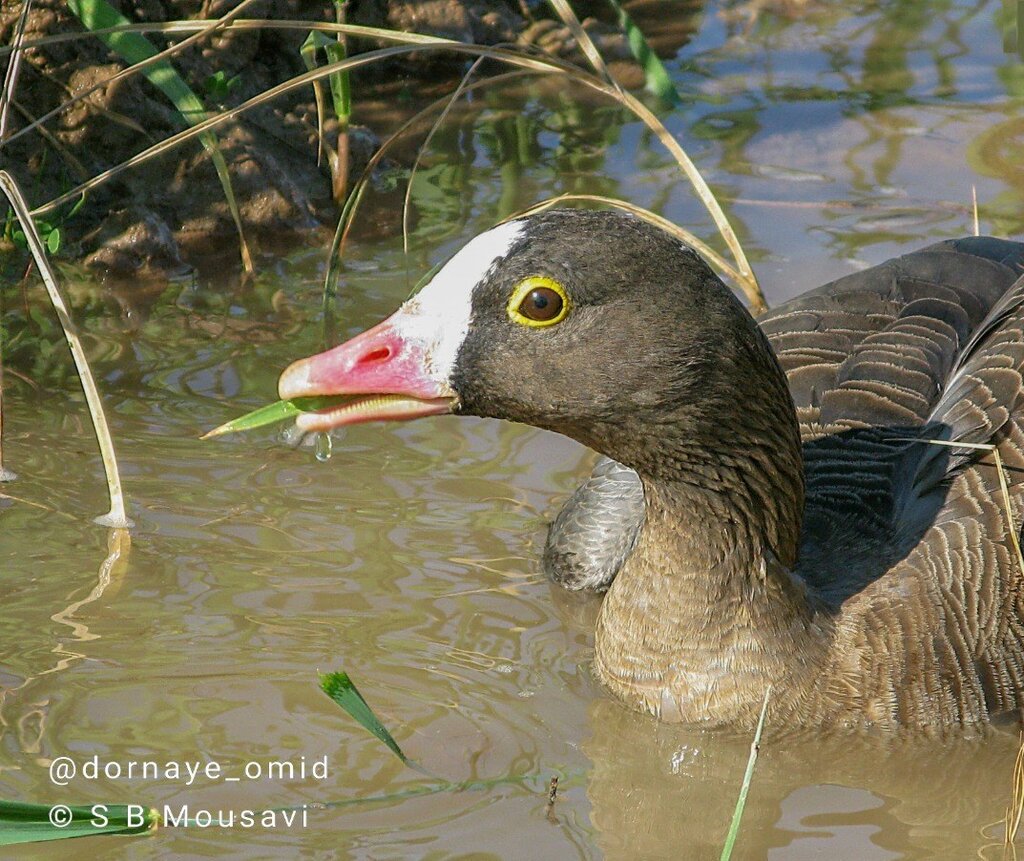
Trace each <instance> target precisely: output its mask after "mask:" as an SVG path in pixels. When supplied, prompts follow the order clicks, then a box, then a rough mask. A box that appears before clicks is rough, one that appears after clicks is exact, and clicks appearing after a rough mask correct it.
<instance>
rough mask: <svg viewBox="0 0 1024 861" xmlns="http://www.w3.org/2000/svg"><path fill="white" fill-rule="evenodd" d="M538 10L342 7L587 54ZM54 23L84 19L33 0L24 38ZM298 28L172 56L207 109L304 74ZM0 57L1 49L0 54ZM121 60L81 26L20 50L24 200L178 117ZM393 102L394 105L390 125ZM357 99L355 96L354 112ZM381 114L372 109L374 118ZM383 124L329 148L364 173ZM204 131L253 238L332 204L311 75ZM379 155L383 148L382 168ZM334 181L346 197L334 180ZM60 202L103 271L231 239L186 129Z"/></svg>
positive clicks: (410, 79)
mask: <svg viewBox="0 0 1024 861" xmlns="http://www.w3.org/2000/svg"><path fill="white" fill-rule="evenodd" d="M112 5H114V6H115V7H117V8H118V9H119V10H120V11H121V12H122V14H123V15H124V16H125V17H126V18H128V19H129V20H130V21H133V22H142V21H150V22H153V21H169V20H178V19H183V18H214V17H218V16H221V15H223V14H225V13H227V12H228V11H230V10H231V9H232V8H234V7H235V6H236V5H237V0H203V2H198V0H181V2H174V0H124V2H116V0H113V2H112ZM627 5H628V4H627ZM637 5H640V6H643V5H645V4H644V2H640V3H639V4H637ZM646 5H650V4H649V2H648V3H647V4H646ZM591 7H593V8H591ZM574 8H575V9H576V11H577V14H580V15H581V17H582V16H583V15H586V14H588V13H590V12H600V13H601V14H603V15H604V17H605V19H607V18H608V9H607V7H606V6H604V5H603V4H599V3H595V4H588V3H585V2H584V3H581V2H575V3H574ZM335 10H336V7H335V6H334V5H333V4H332V3H330V2H327V0H319V2H304V0H284V2H280V0H278V2H271V0H255V2H253V3H252V5H250V6H249V7H248V8H247V9H246V11H245V13H243V14H244V17H247V18H272V19H300V20H313V21H329V20H336V18H335V14H336V11H335ZM546 10H547V5H546V4H541V3H530V2H528V0H349V2H348V3H347V4H346V5H345V10H344V14H345V16H346V20H348V21H349V22H350V23H355V24H367V25H373V26H383V27H389V28H392V29H401V30H406V31H412V32H417V33H425V34H430V35H436V36H444V37H446V38H451V39H457V40H460V41H467V42H469V41H471V42H475V43H477V44H485V45H493V44H519V45H524V46H526V45H532V46H535V47H537V48H540V49H541V50H544V51H547V52H549V53H551V54H554V55H557V56H561V57H566V58H569V59H574V60H576V61H577V62H580V63H581V64H582V65H585V61H584V60H583V58H582V57H581V56H580V55H579V50H578V47H577V46H576V43H575V41H574V40H573V39H572V37H571V34H570V33H569V30H568V28H566V27H565V26H564V25H563V24H561V23H560V22H558V21H555V20H551V19H550V18H546V17H544V14H543V13H545V12H546ZM21 12H22V4H21V3H4V4H3V5H2V7H0V44H5V45H6V44H10V43H11V42H12V40H13V38H14V35H15V33H16V31H17V26H18V22H19V18H20V16H21ZM584 26H585V28H586V29H587V31H588V32H589V33H590V34H591V35H592V37H593V38H594V40H595V42H596V43H597V45H598V47H599V48H600V49H601V52H602V54H603V56H604V57H605V58H606V60H607V61H609V65H610V67H611V68H612V72H613V74H614V75H615V76H616V77H617V78H618V79H619V80H620V82H621V83H622V84H624V85H625V86H629V87H637V86H640V85H642V83H643V75H642V73H641V71H640V69H639V67H638V66H637V65H636V63H635V62H634V61H633V59H632V55H631V54H630V52H629V48H628V45H627V43H626V40H625V36H624V34H623V33H621V32H620V31H619V29H618V28H617V26H616V25H615V24H614V22H613V21H609V20H599V19H598V18H596V17H589V18H586V19H585V20H584ZM65 33H83V34H84V30H83V27H82V25H81V24H80V22H79V21H78V19H77V18H75V17H74V15H72V13H71V12H70V11H69V10H68V8H67V4H66V3H65V2H64V0H36V2H33V3H32V5H31V8H30V13H29V15H28V18H27V26H26V29H25V35H24V38H25V40H26V42H28V43H31V42H33V41H35V40H38V39H41V38H44V37H47V36H53V35H56V34H65ZM306 35H307V33H306V32H305V31H302V30H282V29H274V28H273V27H266V28H263V29H260V30H248V31H242V30H234V31H228V32H224V33H222V34H220V35H214V36H211V37H208V38H207V39H205V40H203V41H201V42H199V43H197V44H193V45H191V46H189V47H187V48H186V49H185V50H183V51H182V52H180V53H178V54H175V55H174V58H173V61H172V62H173V64H174V67H175V68H176V70H177V71H178V73H179V74H180V75H181V76H182V77H183V78H184V79H185V80H186V81H187V83H188V84H189V86H190V87H191V88H192V90H193V92H195V93H197V94H198V95H200V97H201V98H203V99H204V102H205V105H206V107H207V109H208V110H210V111H216V110H219V109H222V108H228V107H232V106H234V105H237V104H240V103H241V102H243V101H245V100H247V99H249V98H251V97H253V96H255V95H257V94H258V93H260V92H263V91H265V90H267V89H269V88H270V87H272V86H274V85H276V84H278V83H280V82H282V81H284V80H287V79H288V78H290V77H292V76H295V75H298V74H300V73H302V72H303V71H304V70H305V67H304V65H303V61H302V58H301V55H300V50H299V49H300V46H301V45H302V42H303V41H304V40H305V38H306ZM148 38H149V39H150V40H151V41H152V42H153V43H154V44H155V45H156V46H157V47H158V48H159V49H163V48H166V47H167V46H168V45H170V44H172V41H171V40H169V39H167V38H166V37H163V36H161V35H160V34H157V33H153V34H150V35H149V36H148ZM183 38H184V37H183V36H179V37H176V41H181V39H183ZM677 44H678V43H677ZM374 47H378V46H376V45H372V44H360V43H359V42H355V41H353V40H349V44H348V50H349V51H350V53H352V52H358V51H360V50H366V49H369V48H374ZM656 47H660V46H658V45H656ZM9 58H10V55H7V57H4V58H2V59H3V65H4V67H6V65H7V62H8V61H9ZM124 65H125V64H124V63H123V62H122V61H121V60H120V58H119V57H118V56H117V55H116V54H114V53H113V52H112V51H110V50H109V49H108V48H106V47H105V46H104V44H103V43H102V42H100V40H99V39H97V38H93V37H89V36H88V35H83V37H82V38H77V39H74V40H71V41H62V42H57V43H53V44H48V45H43V46H35V47H29V48H28V49H26V50H25V51H24V54H23V61H22V63H21V66H20V71H19V75H18V78H17V81H16V87H15V89H14V98H13V100H12V105H11V110H10V112H9V117H8V126H7V131H6V135H7V137H6V138H5V140H4V143H2V144H0V166H2V167H3V168H4V169H6V170H8V171H10V172H11V173H12V174H13V175H14V177H15V178H16V179H17V180H18V182H19V185H20V186H21V188H22V190H23V192H24V193H25V195H26V196H27V197H28V199H29V201H30V205H33V206H36V205H39V204H40V203H42V202H44V201H49V200H52V199H54V198H55V197H57V196H58V195H60V194H62V193H64V192H66V191H68V190H69V189H71V188H74V187H75V186H77V185H78V184H79V183H81V182H83V181H85V180H86V179H88V178H90V177H93V176H96V175H97V174H100V173H102V172H103V171H106V170H109V169H111V168H113V167H115V166H117V165H119V164H121V163H122V162H124V161H125V160H126V159H128V158H129V157H131V156H132V155H134V154H135V153H137V152H139V151H140V150H142V149H145V148H147V147H149V146H151V145H153V144H154V143H157V142H158V141H160V140H163V139H165V138H167V137H169V136H171V135H172V134H175V133H177V132H179V131H181V130H182V129H184V128H186V127H187V125H186V123H185V121H184V119H183V118H182V117H181V115H180V114H179V113H178V112H177V111H176V110H175V109H174V107H173V105H171V103H170V102H169V101H168V100H167V98H166V97H165V96H164V95H163V94H162V93H161V92H160V91H159V90H158V89H157V88H155V87H154V86H153V85H151V84H150V83H149V82H148V81H147V80H145V78H143V77H142V76H141V75H133V76H131V77H127V78H124V79H122V80H120V81H117V82H114V83H112V84H106V85H105V84H104V82H105V81H107V80H109V78H110V77H111V76H112V75H114V74H115V73H116V72H118V71H119V70H121V69H122V68H124ZM465 65H466V61H465V58H447V59H445V58H442V57H441V55H439V54H431V55H429V57H428V58H424V56H423V55H420V56H419V57H417V58H416V59H414V60H410V61H404V62H398V63H392V64H391V65H390V66H389V67H387V70H386V73H382V69H381V66H379V65H378V66H374V67H371V68H370V70H369V71H368V72H363V73H358V72H357V73H354V77H353V92H354V93H356V97H357V99H358V98H359V97H360V96H362V95H363V94H364V93H367V92H368V90H372V89H373V88H375V87H377V86H379V85H380V84H381V82H382V81H384V80H385V79H387V80H388V81H389V83H390V84H392V85H393V84H394V82H395V81H401V82H402V83H403V85H404V86H406V87H407V88H409V87H411V88H413V89H415V90H416V91H417V92H418V93H420V94H421V95H423V94H425V93H426V92H429V91H432V90H436V91H437V96H439V95H441V94H442V93H443V92H445V91H448V90H450V89H451V86H452V85H453V84H454V82H455V81H457V79H458V75H459V73H460V72H461V71H462V70H463V69H464V68H465ZM217 80H219V81H220V82H221V85H220V86H218V85H217V84H216V81H217ZM227 82H230V83H227ZM96 85H99V87H98V88H97V89H96V90H94V91H92V92H91V93H90V94H89V95H88V96H86V97H85V98H84V99H83V100H81V101H78V102H76V103H74V104H72V105H71V106H69V107H68V108H66V109H64V110H62V111H61V112H60V113H59V114H58V115H57V116H56V117H54V118H52V119H51V120H49V121H48V122H47V123H46V124H45V126H44V129H43V130H39V129H38V128H37V129H35V130H32V131H29V132H28V133H26V134H24V135H22V136H19V137H13V139H11V138H12V136H15V135H17V133H18V132H19V130H21V129H23V128H25V127H26V126H27V125H29V124H30V123H31V122H32V121H33V120H35V119H36V118H38V117H40V116H42V115H43V114H46V113H48V112H49V111H51V110H53V109H56V108H58V107H59V106H61V105H62V104H64V103H65V102H67V101H68V100H69V99H70V98H72V97H74V96H75V95H76V94H78V93H82V92H84V91H86V90H89V89H90V88H92V87H93V86H96ZM328 101H329V97H328ZM398 113H400V110H399V109H397V108H396V124H397V121H398ZM358 114H359V111H358V105H357V106H356V112H355V118H356V119H358ZM379 119H380V117H379V116H375V121H376V120H379ZM388 131H390V129H387V128H384V129H376V130H371V129H368V128H365V127H363V126H359V125H354V126H350V127H349V128H348V130H347V135H345V136H344V137H342V139H341V140H342V146H341V147H340V150H341V152H342V153H343V154H347V155H346V156H345V157H346V159H347V176H348V177H358V176H359V175H360V174H361V173H362V171H363V168H364V167H365V166H366V164H367V162H368V160H369V159H370V157H371V156H372V155H373V153H374V152H375V150H376V149H377V147H378V146H379V138H378V134H386V133H387V132H388ZM322 133H323V144H324V146H325V148H326V149H327V150H329V151H337V150H338V149H339V147H338V143H339V126H338V123H337V121H336V120H333V119H331V120H330V121H328V122H326V123H324V126H323V129H322ZM217 138H218V140H219V148H220V151H221V152H222V153H223V155H224V158H225V160H226V162H227V164H228V166H229V170H230V174H231V177H232V183H233V187H234V194H235V197H236V199H237V201H238V206H239V210H240V213H241V218H242V222H243V227H244V230H245V235H246V238H247V240H248V241H249V242H250V243H251V244H253V245H255V246H256V247H257V248H259V247H266V246H267V244H268V243H275V244H276V243H279V242H281V241H282V240H285V241H287V240H288V239H289V238H291V237H300V236H302V235H304V234H307V233H308V232H309V231H316V230H323V229H325V228H330V229H333V226H334V224H335V223H336V220H337V217H338V213H339V206H338V203H337V200H336V199H335V197H336V194H335V191H332V175H331V173H332V172H331V168H330V166H329V159H327V158H319V159H318V152H319V151H320V143H321V140H320V131H318V124H317V111H316V104H315V101H314V97H313V92H312V89H311V88H304V89H301V90H295V91H293V92H292V93H290V94H287V95H285V96H282V97H280V98H278V99H277V100H276V101H274V102H273V103H268V104H266V105H264V106H261V107H257V108H254V109H252V110H249V111H247V112H246V113H244V114H243V115H241V116H240V118H238V119H237V120H234V121H231V122H230V123H228V124H225V125H222V126H220V127H219V128H218V130H217ZM391 167H392V168H393V165H392V166H391ZM388 168H389V166H388V165H387V163H386V162H385V163H384V170H385V171H386V170H387V169H388ZM378 179H380V177H379V176H378ZM337 196H338V197H339V198H341V197H343V192H341V191H339V192H338V193H337ZM73 205H74V204H73V202H69V203H67V204H65V205H64V206H63V207H61V208H60V209H59V210H57V211H55V212H50V213H48V214H47V215H45V216H44V217H45V219H46V220H47V221H48V222H50V223H51V224H60V226H61V230H62V249H61V255H62V256H65V257H70V258H75V259H80V260H83V261H84V262H85V263H86V264H87V265H89V266H91V267H93V268H95V269H97V270H100V271H101V272H104V273H112V274H116V275H127V274H132V275H137V274H139V273H141V272H150V273H159V274H169V273H175V272H182V271H186V270H188V269H189V268H190V267H191V266H192V265H193V264H194V263H195V261H196V260H197V259H198V258H199V257H201V256H203V255H204V254H206V253H207V252H209V251H210V250H215V249H221V250H223V249H224V248H225V247H228V246H230V247H234V248H236V249H237V233H236V229H235V226H234V222H233V220H232V218H231V214H230V210H229V209H228V206H227V203H226V202H225V198H224V194H223V191H222V188H221V185H220V183H219V181H218V178H217V174H216V171H215V169H214V166H213V164H212V162H211V160H210V158H209V156H208V155H207V154H206V152H205V151H204V149H203V148H202V146H201V145H200V144H199V143H198V141H196V140H192V141H189V142H187V143H185V144H183V145H182V146H179V147H177V148H175V149H173V150H170V151H169V152H167V153H165V154H163V155H161V156H159V157H157V158H156V159H153V160H150V161H148V162H146V163H145V164H144V165H142V166H140V167H138V168H132V169H130V170H128V171H126V172H124V173H122V174H120V175H119V176H117V177H116V178H114V179H112V180H110V181H108V182H105V183H103V184H102V185H99V186H97V187H96V188H95V189H94V190H92V191H90V192H89V195H88V198H87V201H86V203H85V205H84V206H82V207H81V208H80V209H79V210H78V211H77V212H76V213H74V215H73V216H72V217H67V216H68V213H69V212H70V211H71V209H72V207H73ZM65 218H66V221H64V220H63V219H65ZM370 222H371V223H374V220H373V219H372V218H371V219H370Z"/></svg>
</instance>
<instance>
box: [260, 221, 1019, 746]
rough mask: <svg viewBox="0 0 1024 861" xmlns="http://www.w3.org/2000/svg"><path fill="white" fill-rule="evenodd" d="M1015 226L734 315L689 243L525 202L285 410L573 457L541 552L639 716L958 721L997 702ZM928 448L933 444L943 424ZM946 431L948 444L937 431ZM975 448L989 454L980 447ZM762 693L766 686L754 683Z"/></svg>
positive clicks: (604, 677)
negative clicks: (408, 423)
mask: <svg viewBox="0 0 1024 861" xmlns="http://www.w3.org/2000/svg"><path fill="white" fill-rule="evenodd" d="M1022 271H1024V244H1021V243H1017V242H1012V241H1007V240H1001V239H995V238H989V237H969V238H964V239H958V240H947V241H943V242H939V243H938V244H934V245H931V246H929V247H927V248H924V249H923V250H920V251H915V252H913V253H908V254H906V255H904V256H902V257H899V258H896V259H893V260H890V261H888V262H886V263H883V264H881V265H878V266H875V267H873V268H870V269H866V270H864V271H860V272H857V273H854V274H851V275H847V276H845V277H842V278H839V279H838V280H835V281H832V282H831V283H828V284H826V285H824V286H822V287H819V288H817V289H814V290H811V291H810V292H808V293H804V294H803V295H800V296H798V297H797V298H795V299H792V300H791V301H788V302H786V303H785V304H782V305H780V306H778V307H776V308H775V309H774V310H772V311H771V312H769V313H766V314H765V315H763V316H762V317H761V318H760V320H758V321H755V320H754V318H753V317H752V316H751V315H750V314H749V313H748V311H747V310H746V308H745V307H744V305H743V304H742V302H740V301H739V299H738V298H737V297H736V296H735V295H734V294H733V293H732V291H730V290H729V289H728V288H727V287H726V286H725V285H724V284H723V283H722V282H721V281H720V280H719V278H718V277H717V276H716V275H715V274H714V273H713V272H712V270H711V269H710V268H709V266H708V265H707V264H706V263H705V262H704V261H703V259H702V258H701V257H700V256H699V255H698V254H697V253H696V252H695V251H694V250H692V249H691V248H689V247H688V246H687V245H685V244H683V243H681V242H680V241H679V240H678V239H676V238H674V237H672V236H670V235H668V234H667V233H665V232H664V231H662V230H661V229H660V228H657V227H655V226H652V225H650V224H648V223H647V222H645V221H643V220H641V219H638V218H636V217H634V216H632V215H629V214H626V213H622V212H616V211H585V210H549V211H547V212H544V213H542V214H538V215H533V216H529V217H525V218H521V219H517V220H513V221H509V222H507V223H504V224H501V225H499V226H497V227H494V228H492V229H490V230H488V231H486V232H484V233H482V234H480V235H479V236H477V237H476V238H474V239H472V240H471V241H470V242H469V243H468V244H466V245H465V246H464V247H463V248H462V249H461V250H460V251H459V252H458V253H456V254H455V255H454V257H452V258H451V260H450V261H449V262H448V263H446V264H445V265H444V266H443V267H442V268H441V269H440V270H439V271H438V272H437V273H436V275H435V276H434V277H433V279H432V280H431V281H430V282H429V283H428V284H427V285H426V286H425V287H424V288H423V289H422V290H421V291H420V292H419V293H417V294H415V295H414V296H413V297H412V298H410V299H409V300H408V301H407V302H405V303H404V304H403V305H402V306H401V307H400V308H399V309H398V310H397V311H396V312H395V313H394V314H393V315H392V316H390V317H389V318H387V319H386V320H384V321H383V322H382V323H380V324H378V325H376V326H374V327H373V328H371V329H369V330H367V331H365V332H363V333H362V334H359V335H357V336H356V337H354V338H352V339H351V340H349V341H347V342H346V343H343V344H341V345H340V346H337V347H334V348H333V349H330V350H327V351H326V352H323V353H320V354H318V355H314V356H311V357H309V358H305V359H301V360H299V361H297V362H295V363H293V364H291V365H290V366H289V367H288V368H287V369H286V370H285V371H284V372H283V373H282V374H281V376H280V379H279V393H280V396H281V397H282V398H285V399H290V398H296V397H308V396H317V395H351V396H355V397H354V399H352V400H349V401H347V402H345V403H343V405H341V406H333V407H329V408H325V409H322V410H319V411H316V412H306V413H303V414H301V415H300V416H299V417H298V419H297V424H298V426H299V428H300V429H303V430H306V431H326V430H330V429H332V428H336V427H341V426H345V425H352V424H356V423H359V422H366V421H383V420H407V419H412V418H417V417H424V416H434V415H442V414H447V413H455V414H458V415H473V416H486V417H492V418H500V419H505V420H507V421H513V422H521V423H524V424H527V425H532V426H534V427H538V428H545V429H548V430H552V431H556V432H558V433H561V434H565V435H566V436H569V437H571V438H573V439H575V440H577V441H579V442H580V443H582V444H583V445H585V446H588V447H590V448H591V449H593V450H595V451H596V452H598V453H599V454H600V455H601V456H602V459H601V460H600V461H599V462H598V464H597V467H596V468H595V470H594V473H593V475H591V477H590V478H589V479H588V480H587V481H586V482H585V483H584V485H583V486H582V487H581V488H580V490H579V491H577V492H576V493H575V494H574V495H573V496H572V498H571V499H570V500H569V502H568V503H567V504H566V506H565V507H564V509H563V510H562V511H561V512H560V513H559V515H558V517H557V518H556V519H555V521H554V524H553V526H552V528H551V531H550V533H549V536H548V540H547V545H546V548H545V554H544V557H545V566H546V567H547V569H548V570H549V571H550V572H551V573H552V575H553V577H554V579H556V580H557V581H559V582H561V583H563V585H566V586H567V587H569V588H575V589H590V590H595V591H602V590H603V591H604V594H603V597H602V599H601V607H600V611H599V615H598V620H597V624H596V630H595V633H594V654H593V671H594V672H595V674H596V676H597V678H598V679H599V680H600V682H601V683H602V684H603V685H604V686H605V687H606V688H607V689H609V690H610V691H611V692H612V693H613V694H614V695H615V696H616V697H617V698H618V699H620V700H621V701H622V702H624V703H625V704H626V705H627V706H629V707H631V708H633V709H636V710H640V711H644V712H648V713H650V714H652V715H654V716H655V717H657V718H659V719H661V720H662V721H668V722H683V723H688V724H695V725H702V726H708V727H714V726H728V727H734V728H736V729H750V728H752V727H753V726H754V725H755V724H756V723H757V719H758V716H759V713H760V712H761V708H762V704H763V703H764V702H765V700H766V697H767V700H768V706H767V714H768V720H769V722H770V723H772V724H775V725H778V726H785V727H830V726H834V727H861V728H869V727H881V728H885V729H890V730H899V729H901V728H907V727H919V728H924V727H930V728H935V727H971V726H974V727H977V726H984V725H987V724H990V723H992V722H1000V721H1005V720H1019V718H1020V715H1021V714H1022V711H1021V710H1022V708H1024V572H1022V571H1021V568H1020V563H1019V561H1018V556H1017V555H1016V551H1015V549H1014V547H1015V545H1014V538H1015V536H1014V535H1013V534H1011V533H1012V530H1016V528H1017V527H1016V525H1013V524H1014V523H1015V521H1011V520H1010V519H1009V518H1008V513H1007V511H1006V510H1005V506H1004V504H1003V496H1002V495H1001V491H1000V473H999V470H998V469H997V468H996V466H995V463H994V455H993V454H992V453H991V447H995V449H996V450H997V451H998V454H999V456H1000V457H1001V460H1002V464H1003V466H1004V473H1003V474H1004V475H1005V476H1008V490H1009V496H1010V498H1011V501H1012V508H1013V515H1014V517H1015V518H1017V519H1019V516H1020V512H1021V510H1022V507H1024V478H1022V470H1024V410H1022V402H1024V386H1022V369H1024V278H1020V275H1021V272H1022ZM941 443H946V444H945V445H943V444H941ZM957 443H959V444H961V445H959V446H958V445H955V444H957ZM986 446H988V447H990V448H987V449H986V448H985V447H986ZM769 688H770V691H769Z"/></svg>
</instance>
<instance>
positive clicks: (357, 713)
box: [320, 672, 450, 785]
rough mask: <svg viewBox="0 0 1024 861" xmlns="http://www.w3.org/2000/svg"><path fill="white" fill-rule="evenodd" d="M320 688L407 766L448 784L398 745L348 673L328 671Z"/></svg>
mask: <svg viewBox="0 0 1024 861" xmlns="http://www.w3.org/2000/svg"><path fill="white" fill-rule="evenodd" d="M320 690H322V691H323V692H324V693H325V694H327V696H329V697H330V698H331V699H332V700H334V701H335V702H336V703H337V704H338V705H339V706H341V707H342V708H343V709H345V711H347V712H348V713H349V715H350V716H351V717H353V718H354V719H355V720H356V722H357V723H358V724H359V725H360V726H361V727H362V728H363V729H365V730H366V731H367V732H369V733H371V734H372V735H374V736H376V737H377V738H378V739H380V741H382V742H384V744H385V745H387V748H388V750H390V751H391V752H392V753H393V754H394V755H395V756H397V757H398V758H399V759H400V760H401V761H402V764H403V765H405V766H406V767H407V768H411V769H412V770H413V771H418V772H419V773H420V774H423V775H426V776H427V777H432V778H434V779H435V780H442V781H444V782H445V783H446V784H448V781H445V780H444V778H442V777H439V776H438V775H436V774H434V773H433V772H431V771H428V770H427V769H425V768H424V767H423V766H422V765H420V764H419V763H418V762H416V761H415V760H412V759H409V757H407V756H406V755H405V753H404V752H403V751H402V748H400V747H399V746H398V742H397V741H395V740H394V738H392V736H391V733H389V732H388V731H387V728H386V727H385V726H384V724H382V723H381V722H380V720H379V719H378V718H377V715H375V714H374V713H373V709H371V708H370V705H369V703H367V702H366V700H364V699H363V695H362V694H361V693H359V689H358V688H357V687H356V686H355V684H354V683H353V681H352V679H350V678H349V677H348V673H345V672H341V673H327V674H325V675H323V676H320ZM449 785H450V784H449Z"/></svg>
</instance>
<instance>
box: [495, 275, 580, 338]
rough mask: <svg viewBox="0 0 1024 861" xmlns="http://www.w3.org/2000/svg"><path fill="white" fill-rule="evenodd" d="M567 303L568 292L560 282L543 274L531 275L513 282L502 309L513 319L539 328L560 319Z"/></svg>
mask: <svg viewBox="0 0 1024 861" xmlns="http://www.w3.org/2000/svg"><path fill="white" fill-rule="evenodd" d="M569 307H570V302H569V294H568V293H566V292H565V288H564V287H563V286H562V285H561V284H559V283H558V282H557V281H555V280H554V279H553V278H548V277H546V276H544V275H531V276H530V277H529V278H526V279H524V280H523V281H520V282H519V284H518V285H516V289H515V290H513V291H512V295H511V296H509V299H508V305H507V306H506V310H507V311H508V316H509V319H510V320H512V322H513V323H518V324H519V325H520V326H529V327H530V328H531V329H539V328H543V327H544V326H554V325H555V324H556V323H561V322H562V320H564V319H565V316H566V314H568V313H569Z"/></svg>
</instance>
